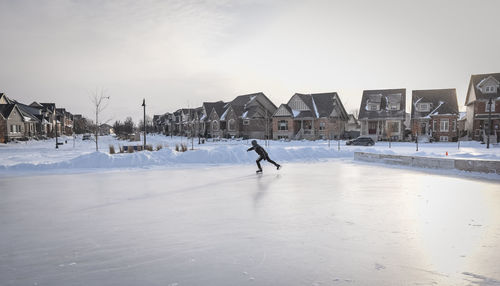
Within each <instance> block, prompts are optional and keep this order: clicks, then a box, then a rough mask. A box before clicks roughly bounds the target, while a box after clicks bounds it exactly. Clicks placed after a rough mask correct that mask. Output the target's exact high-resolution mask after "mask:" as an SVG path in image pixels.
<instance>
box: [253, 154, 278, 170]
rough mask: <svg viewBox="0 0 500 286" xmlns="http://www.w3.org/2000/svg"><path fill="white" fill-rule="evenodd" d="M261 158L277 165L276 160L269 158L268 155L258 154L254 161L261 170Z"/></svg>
mask: <svg viewBox="0 0 500 286" xmlns="http://www.w3.org/2000/svg"><path fill="white" fill-rule="evenodd" d="M262 160H266V161H267V162H269V163H271V164H273V165H274V166H276V167H278V164H277V163H276V162H274V161H273V160H271V158H269V156H262V155H260V156H259V159H257V161H255V162H256V163H257V167H259V170H262V167H261V166H260V161H262Z"/></svg>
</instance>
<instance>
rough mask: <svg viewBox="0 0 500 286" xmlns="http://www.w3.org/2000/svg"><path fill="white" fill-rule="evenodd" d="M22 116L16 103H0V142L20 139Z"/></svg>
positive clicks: (21, 135) (22, 124) (21, 136)
mask: <svg viewBox="0 0 500 286" xmlns="http://www.w3.org/2000/svg"><path fill="white" fill-rule="evenodd" d="M24 128H25V126H24V118H23V114H22V112H21V110H20V109H19V107H18V106H17V104H0V143H7V142H9V141H12V140H16V139H22V138H24V137H25V134H24V132H25V131H24Z"/></svg>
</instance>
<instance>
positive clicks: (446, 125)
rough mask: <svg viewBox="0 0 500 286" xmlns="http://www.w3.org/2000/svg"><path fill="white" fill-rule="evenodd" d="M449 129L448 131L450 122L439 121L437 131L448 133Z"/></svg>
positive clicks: (445, 120)
mask: <svg viewBox="0 0 500 286" xmlns="http://www.w3.org/2000/svg"><path fill="white" fill-rule="evenodd" d="M449 129H450V120H448V119H441V121H439V131H441V132H448V131H449Z"/></svg>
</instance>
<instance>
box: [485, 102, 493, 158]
mask: <svg viewBox="0 0 500 286" xmlns="http://www.w3.org/2000/svg"><path fill="white" fill-rule="evenodd" d="M491 103H492V100H491V96H490V100H488V105H489V108H488V137H486V149H489V148H490V136H491Z"/></svg>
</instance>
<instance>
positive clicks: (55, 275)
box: [0, 160, 500, 286]
mask: <svg viewBox="0 0 500 286" xmlns="http://www.w3.org/2000/svg"><path fill="white" fill-rule="evenodd" d="M263 167H264V174H263V175H255V174H254V172H255V169H256V168H255V166H253V165H248V164H242V165H232V166H224V167H197V166H192V167H189V168H184V169H173V168H169V169H163V170H161V169H158V170H129V171H114V172H100V173H87V174H48V175H39V176H29V177H26V176H15V177H3V178H0V198H1V199H0V229H1V231H0V285H50V286H54V285H65V286H67V285H162V286H182V285H500V267H499V265H500V207H499V206H500V184H499V181H488V180H486V179H478V178H473V177H470V176H467V177H461V176H460V175H453V174H448V175H446V174H445V175H443V174H434V172H435V171H433V170H427V171H421V170H412V169H396V168H391V167H387V166H380V165H371V164H363V163H354V162H352V161H351V160H349V161H347V160H336V161H329V162H321V163H288V164H284V167H283V169H282V170H279V171H277V170H275V169H274V168H273V167H272V166H271V165H270V164H268V163H264V164H263Z"/></svg>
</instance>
